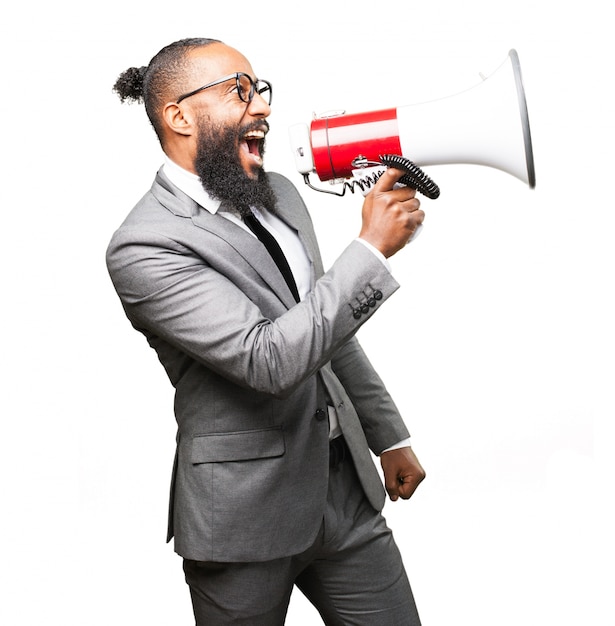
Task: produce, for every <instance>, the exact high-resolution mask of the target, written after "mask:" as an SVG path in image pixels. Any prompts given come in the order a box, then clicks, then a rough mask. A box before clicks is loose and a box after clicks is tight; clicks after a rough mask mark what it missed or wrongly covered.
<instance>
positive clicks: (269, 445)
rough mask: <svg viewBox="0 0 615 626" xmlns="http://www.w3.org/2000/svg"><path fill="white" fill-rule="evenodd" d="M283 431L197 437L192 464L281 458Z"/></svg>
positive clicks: (258, 431)
mask: <svg viewBox="0 0 615 626" xmlns="http://www.w3.org/2000/svg"><path fill="white" fill-rule="evenodd" d="M285 449H286V446H285V445H284V433H283V432H282V429H281V428H279V427H278V428H266V429H260V430H243V431H239V432H232V433H208V434H205V435H195V436H194V438H193V440H192V457H191V458H192V463H193V464H198V463H222V462H225V461H249V460H251V459H266V458H271V457H276V456H282V455H283V454H284V452H285Z"/></svg>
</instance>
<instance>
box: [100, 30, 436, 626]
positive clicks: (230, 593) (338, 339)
mask: <svg viewBox="0 0 615 626" xmlns="http://www.w3.org/2000/svg"><path fill="white" fill-rule="evenodd" d="M115 90H116V91H117V93H118V94H119V95H120V98H121V99H122V100H126V99H129V100H130V99H132V100H143V101H144V103H145V107H146V111H147V113H148V116H149V118H150V120H151V122H152V125H153V127H154V129H155V131H156V133H157V135H158V138H159V140H160V143H161V146H162V149H163V151H164V153H165V163H164V165H163V167H162V168H161V170H160V171H159V172H158V174H157V176H156V180H155V181H154V184H153V186H152V188H151V189H150V191H149V192H148V193H147V194H146V195H145V196H144V197H143V199H142V200H141V201H140V202H139V203H138V204H137V206H136V207H135V208H134V209H133V210H132V212H131V213H130V214H129V216H128V217H127V219H126V220H125V221H124V223H123V224H122V225H121V227H120V228H119V229H118V231H117V232H116V233H115V234H114V235H113V238H112V240H111V243H110V245H109V249H108V252H107V264H108V268H109V272H110V275H111V278H112V280H113V283H114V285H115V288H116V290H117V292H118V294H119V297H120V299H121V301H122V304H123V306H124V309H125V311H126V314H127V316H128V318H129V319H130V321H131V323H132V324H133V326H134V327H135V328H136V329H137V330H139V331H140V332H142V333H143V334H144V335H145V337H146V338H147V340H148V342H149V343H150V345H151V347H153V348H154V349H155V350H156V352H157V354H158V357H159V359H160V361H161V363H162V364H163V366H164V367H165V369H166V372H167V374H168V376H169V379H170V381H171V383H172V384H173V385H174V387H175V389H176V399H175V414H176V419H177V423H178V434H177V455H176V460H175V467H174V472H173V478H172V492H171V502H170V515H169V540H170V538H171V537H172V536H174V537H175V550H176V552H178V553H179V554H180V555H181V556H182V557H183V558H184V571H185V576H186V581H187V583H188V585H189V587H190V592H191V597H192V603H193V608H194V613H195V617H196V622H197V624H249V625H250V626H255V625H258V624H263V625H267V626H271V625H275V624H283V623H284V619H285V615H286V611H287V607H288V602H289V599H290V594H291V591H292V589H293V585H295V584H296V585H297V586H298V587H299V588H300V589H301V590H302V591H303V592H304V593H305V595H306V596H307V597H308V598H309V600H310V601H311V602H312V603H313V604H314V605H315V606H316V607H317V609H318V611H319V612H320V614H321V615H322V617H323V620H324V621H325V623H327V624H378V625H379V626H380V625H383V624H384V625H389V624H391V625H392V624H395V625H404V624H411V625H417V624H419V618H418V614H417V611H416V607H415V604H414V600H413V597H412V592H411V590H410V586H409V584H408V580H407V577H406V574H405V571H404V567H403V565H402V561H401V557H400V555H399V551H398V549H397V547H396V546H395V543H394V542H393V540H392V537H391V532H390V530H389V529H388V528H387V526H386V524H385V521H384V519H383V518H382V516H381V514H380V511H381V509H382V507H383V505H384V489H383V488H382V483H381V481H380V477H379V475H378V472H377V470H376V468H375V466H374V464H373V462H372V459H371V456H370V452H369V450H370V449H371V450H372V451H373V452H374V453H375V454H377V455H380V460H381V464H382V467H383V471H384V477H385V484H386V490H387V491H388V493H389V496H390V498H391V499H392V500H397V499H398V498H400V497H401V498H404V499H407V498H409V497H410V496H411V495H412V493H413V492H414V490H415V489H416V487H417V486H418V484H419V483H420V482H421V480H422V479H423V478H424V475H425V474H424V471H423V469H422V467H421V465H420V463H419V462H418V460H417V458H416V457H415V455H414V453H413V451H412V449H411V448H410V446H409V440H408V437H409V434H408V431H407V430H406V427H405V426H404V423H403V421H402V419H401V417H400V415H399V413H398V411H397V409H396V407H395V405H394V403H393V401H392V400H391V398H390V396H389V394H388V393H387V391H386V390H385V388H384V385H383V383H382V381H381V380H380V379H379V377H378V376H377V374H376V372H375V371H374V370H373V369H372V367H371V365H370V364H369V362H368V360H367V358H366V357H365V355H364V353H363V352H362V350H361V348H360V346H359V344H358V342H357V340H356V338H355V334H356V332H357V331H358V329H359V328H360V327H361V326H362V325H363V324H364V323H365V322H366V321H367V320H369V319H370V318H371V317H372V316H373V315H374V313H375V312H376V311H377V310H378V309H379V307H380V306H381V305H382V303H383V302H384V301H386V300H387V299H388V298H389V297H390V296H391V295H392V294H393V292H394V291H396V289H397V288H398V284H397V282H396V281H395V280H394V278H393V277H392V276H391V274H390V272H389V270H388V266H387V263H386V258H387V257H390V256H391V255H393V254H395V253H396V252H397V251H399V250H401V249H402V248H403V247H404V246H405V245H406V243H407V242H408V241H409V239H410V238H411V237H412V235H413V233H414V231H415V229H416V228H417V226H418V225H419V224H420V223H421V222H422V221H423V219H424V213H423V211H421V210H420V209H419V202H418V200H417V199H416V198H415V197H414V195H415V193H414V191H413V190H412V189H409V188H407V187H400V188H394V187H395V183H396V181H397V179H398V178H399V177H400V176H401V175H402V172H400V171H396V170H393V169H390V170H387V172H385V174H384V175H383V176H382V177H381V178H380V180H379V181H378V183H377V184H376V185H375V187H374V189H373V191H372V192H371V193H370V194H369V195H368V196H367V197H366V199H365V201H364V205H363V213H362V215H363V218H362V228H361V232H360V234H359V237H358V238H357V240H355V241H352V242H350V243H349V245H348V247H347V248H346V250H344V252H343V253H342V254H341V255H340V257H339V258H338V259H337V260H336V261H335V263H334V264H333V266H332V267H331V268H330V269H329V270H328V271H327V272H326V273H325V272H324V270H323V267H322V262H321V259H320V256H319V252H318V248H317V243H316V238H315V234H314V230H313V227H312V223H311V221H310V217H309V214H308V212H307V210H306V208H305V206H304V204H303V202H302V200H301V197H300V195H299V194H298V192H297V191H296V189H295V188H294V187H293V185H292V184H291V183H290V182H289V181H288V180H287V179H285V178H283V177H282V176H280V175H278V174H274V173H265V172H264V170H263V151H264V142H265V136H266V133H267V131H268V123H267V117H268V115H269V114H270V111H271V109H270V101H271V85H270V84H269V83H268V82H266V81H264V80H258V79H257V78H256V75H255V73H254V71H253V69H252V67H251V66H250V64H249V62H248V60H247V59H246V58H245V57H244V56H243V55H242V54H240V53H239V52H238V51H237V50H235V49H233V48H231V47H229V46H227V45H225V44H223V43H221V42H219V41H216V40H210V39H189V40H182V41H179V42H175V43H173V44H171V45H169V46H167V47H166V48H164V49H163V50H161V51H160V52H159V53H158V54H157V55H156V56H155V57H154V58H153V59H152V61H151V62H150V64H149V65H148V66H147V67H144V68H140V69H136V68H131V69H130V70H127V71H126V72H124V73H123V74H122V75H121V76H120V78H119V79H118V82H117V83H116V85H115ZM254 216H256V217H257V218H258V222H255V219H254ZM263 228H264V229H265V231H266V232H265V235H264V236H267V234H268V233H269V235H271V234H273V235H274V238H275V239H276V240H277V243H278V244H279V246H280V247H281V248H282V250H283V253H284V254H283V255H280V253H279V250H278V251H277V252H273V253H270V252H268V251H267V248H266V247H265V244H264V243H261V241H260V240H259V238H257V234H255V233H258V235H260V236H263V235H262V233H261V232H260V231H261V230H262V229H263ZM252 229H254V231H253V230H252ZM272 254H273V255H277V256H283V257H285V258H286V259H287V264H288V266H290V269H291V270H292V271H291V272H290V273H289V272H288V267H286V268H284V267H283V268H282V269H279V268H278V266H277V265H276V263H275V262H274V258H273V256H272ZM281 263H284V260H283V259H282V261H281ZM283 272H286V274H287V277H286V278H284V277H283ZM289 274H290V275H289Z"/></svg>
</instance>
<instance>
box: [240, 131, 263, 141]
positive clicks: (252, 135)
mask: <svg viewBox="0 0 615 626" xmlns="http://www.w3.org/2000/svg"><path fill="white" fill-rule="evenodd" d="M264 136H265V133H264V132H263V131H262V130H253V131H251V132H249V133H246V135H245V138H246V139H263V137H264Z"/></svg>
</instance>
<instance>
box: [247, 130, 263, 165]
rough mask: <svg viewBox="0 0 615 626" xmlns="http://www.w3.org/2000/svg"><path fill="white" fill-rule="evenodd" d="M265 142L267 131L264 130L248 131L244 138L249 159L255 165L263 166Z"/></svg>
mask: <svg viewBox="0 0 615 626" xmlns="http://www.w3.org/2000/svg"><path fill="white" fill-rule="evenodd" d="M264 142H265V131H264V130H262V129H254V130H250V131H248V132H247V133H246V134H245V135H244V136H243V145H244V146H245V149H246V152H247V157H248V159H249V160H250V161H251V162H252V163H253V164H255V165H258V166H261V165H262V164H263V156H262V155H263V145H264Z"/></svg>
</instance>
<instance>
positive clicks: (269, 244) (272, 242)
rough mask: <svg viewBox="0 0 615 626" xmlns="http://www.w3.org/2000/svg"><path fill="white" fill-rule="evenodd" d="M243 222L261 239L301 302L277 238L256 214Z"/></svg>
mask: <svg viewBox="0 0 615 626" xmlns="http://www.w3.org/2000/svg"><path fill="white" fill-rule="evenodd" d="M243 220H244V222H245V223H246V224H247V226H248V228H249V229H250V230H251V231H252V232H253V233H254V234H255V235H256V236H257V237H258V238H259V239H260V241H261V242H262V243H263V245H264V246H265V248H267V250H268V252H269V254H270V255H271V257H272V258H273V260H274V261H275V263H276V265H277V266H278V268H279V269H280V272H282V276H284V279H285V280H286V284H287V285H288V287H289V289H290V290H291V292H292V294H293V296H294V297H295V301H296V302H299V300H300V298H299V291H298V289H297V284H296V283H295V279H294V277H293V273H292V271H291V269H290V265H289V264H288V261H287V260H286V257H285V256H284V253H283V252H282V248H280V244H279V243H278V242H277V241H276V238H275V237H274V236H273V235H272V234H271V233H270V232H269V231H268V230H267V229H266V228H265V227H264V226H263V225H262V224H261V223H260V222H259V221H258V220H257V219H256V216H255V215H254V214H252V213H251V214H250V215H245V216H244V218H243Z"/></svg>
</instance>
